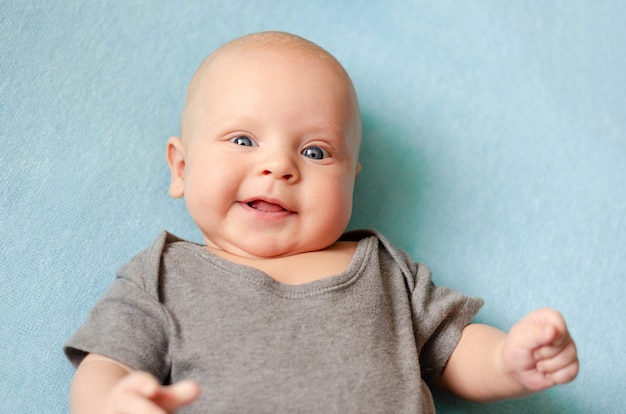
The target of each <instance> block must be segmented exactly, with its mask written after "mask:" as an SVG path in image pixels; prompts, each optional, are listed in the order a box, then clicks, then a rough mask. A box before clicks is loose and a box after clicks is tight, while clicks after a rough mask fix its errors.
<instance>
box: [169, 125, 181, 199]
mask: <svg viewBox="0 0 626 414" xmlns="http://www.w3.org/2000/svg"><path fill="white" fill-rule="evenodd" d="M165 157H166V158H167V164H168V165H169V166H170V172H171V173H172V181H171V182H170V196H172V197H174V198H180V197H182V196H183V195H184V194H185V191H184V190H185V147H184V145H183V142H182V141H181V140H180V138H178V137H172V138H170V139H169V140H168V141H167V150H166V154H165Z"/></svg>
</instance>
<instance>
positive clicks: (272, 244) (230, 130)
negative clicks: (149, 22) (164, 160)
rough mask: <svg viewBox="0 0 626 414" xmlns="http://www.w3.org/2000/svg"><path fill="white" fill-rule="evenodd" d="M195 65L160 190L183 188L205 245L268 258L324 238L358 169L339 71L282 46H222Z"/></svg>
mask: <svg viewBox="0 0 626 414" xmlns="http://www.w3.org/2000/svg"><path fill="white" fill-rule="evenodd" d="M201 70H203V72H202V73H201V74H199V76H197V79H196V81H195V86H193V87H192V88H194V89H193V90H192V89H190V94H189V97H188V103H187V107H186V114H185V118H184V121H183V133H182V139H181V140H179V139H177V138H172V139H171V140H170V141H169V143H168V161H169V163H170V167H171V170H172V185H171V187H170V194H171V195H172V196H175V197H180V196H183V195H184V197H185V202H186V204H187V208H188V210H189V213H190V214H191V216H192V218H193V220H194V221H195V222H196V224H197V225H198V226H199V228H200V229H201V231H202V234H203V236H204V239H205V242H206V244H207V246H208V247H209V248H213V249H219V250H223V251H226V252H228V253H231V254H235V255H238V256H243V257H251V258H268V257H282V256H289V255H294V254H298V253H303V252H309V251H315V250H321V249H324V248H326V247H328V246H330V245H332V244H333V243H334V242H335V241H336V240H337V238H338V237H339V236H340V235H341V234H342V233H343V232H344V231H345V229H346V227H347V225H348V221H349V220H350V215H351V212H352V193H353V189H354V183H355V180H356V176H357V173H358V170H359V168H360V166H359V164H358V148H359V143H360V121H359V116H358V105H357V103H356V97H355V95H354V92H353V89H352V86H351V84H350V83H349V80H348V78H347V76H346V75H345V73H344V72H342V71H341V70H339V69H338V65H337V64H336V62H334V61H330V60H328V59H322V58H320V56H316V55H313V54H311V53H302V52H301V51H300V52H298V51H296V50H291V49H290V50H274V49H271V50H260V51H259V50H246V51H244V52H241V51H234V52H232V51H231V52H228V53H224V54H221V55H219V56H218V57H217V58H215V59H214V60H213V61H212V62H211V63H210V64H209V65H207V67H205V68H204V69H201Z"/></svg>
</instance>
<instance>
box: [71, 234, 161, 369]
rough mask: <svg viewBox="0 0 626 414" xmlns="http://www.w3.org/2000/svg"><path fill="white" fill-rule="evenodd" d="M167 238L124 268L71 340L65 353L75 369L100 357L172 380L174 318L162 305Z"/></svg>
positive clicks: (159, 241)
mask: <svg viewBox="0 0 626 414" xmlns="http://www.w3.org/2000/svg"><path fill="white" fill-rule="evenodd" d="M164 237H165V235H163V240H158V241H157V243H155V245H153V246H152V247H151V248H150V249H147V250H145V251H144V252H142V253H140V254H139V255H137V256H136V257H135V258H133V259H132V260H131V261H130V262H129V263H128V264H127V265H125V266H124V267H122V269H120V271H119V272H118V275H117V277H116V279H115V280H114V282H113V283H112V285H111V286H110V287H109V289H108V290H107V292H106V293H105V294H104V296H103V297H102V298H101V299H100V300H99V301H98V302H97V303H96V305H95V306H94V308H93V309H92V310H91V313H90V314H89V316H88V318H87V320H86V321H85V323H84V324H83V325H82V326H81V327H80V328H79V329H78V330H77V331H76V332H75V333H74V335H73V336H72V337H71V338H70V339H69V340H68V341H67V343H66V344H65V346H64V352H65V354H66V356H67V358H68V359H69V360H70V362H71V363H72V364H73V365H75V366H78V364H80V362H81V361H82V360H83V359H84V357H85V356H87V354H89V353H97V354H101V355H104V356H107V357H109V358H112V359H115V360H117V361H119V362H122V363H124V364H126V365H129V366H131V367H133V368H134V369H137V370H142V371H148V372H151V373H152V374H154V375H155V376H156V377H157V378H159V379H160V380H162V381H164V380H165V379H166V378H167V377H168V375H169V369H170V368H169V358H168V337H169V333H170V330H171V319H170V317H169V316H168V313H167V310H166V309H165V308H164V306H162V304H161V303H160V302H159V298H158V288H157V286H158V283H157V281H158V272H159V261H160V250H162V246H163V244H164V242H165V240H164Z"/></svg>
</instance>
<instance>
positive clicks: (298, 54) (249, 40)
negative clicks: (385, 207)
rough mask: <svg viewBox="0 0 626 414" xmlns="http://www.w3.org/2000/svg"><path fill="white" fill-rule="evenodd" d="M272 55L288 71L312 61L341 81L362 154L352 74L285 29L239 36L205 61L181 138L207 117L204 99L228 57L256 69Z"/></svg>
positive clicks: (194, 80) (185, 113) (354, 140)
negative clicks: (204, 110)
mask: <svg viewBox="0 0 626 414" xmlns="http://www.w3.org/2000/svg"><path fill="white" fill-rule="evenodd" d="M268 57H269V58H270V59H272V60H273V61H274V62H275V65H276V68H277V69H279V68H280V70H285V68H288V67H289V66H291V64H293V68H294V69H293V70H298V68H299V66H298V65H296V64H294V63H296V62H310V65H313V64H314V65H318V66H320V67H323V68H324V70H326V71H327V72H328V75H326V77H327V78H334V79H335V80H336V81H337V82H335V85H336V87H337V88H340V89H343V92H345V94H346V95H347V97H348V105H349V106H350V113H351V115H350V116H351V118H352V121H351V122H352V125H353V131H352V132H353V135H354V136H353V137H352V139H351V141H352V144H353V145H354V146H355V147H356V151H357V153H358V148H359V147H360V141H361V119H360V114H359V105H358V100H357V96H356V92H355V89H354V86H353V84H352V81H351V80H350V77H349V75H348V73H347V72H346V71H345V69H344V68H343V66H342V65H341V64H340V63H339V61H337V59H335V57H333V56H332V55H331V54H330V53H328V52H327V51H326V50H324V49H323V48H321V47H320V46H318V45H317V44H315V43H313V42H311V41H308V40H306V39H304V38H302V37H299V36H296V35H293V34H289V33H284V32H262V33H254V34H250V35H246V36H243V37H240V38H237V39H235V40H233V41H230V42H228V43H226V44H224V45H223V46H221V47H219V48H218V49H216V50H215V51H214V52H213V53H211V55H209V57H207V59H205V61H204V62H202V64H201V65H200V67H199V68H198V70H197V71H196V73H195V74H194V76H193V78H192V80H191V83H190V85H189V89H188V92H187V99H186V102H185V108H184V111H183V117H182V121H181V138H182V139H183V140H185V139H186V138H187V136H189V135H190V131H191V130H192V129H193V128H194V126H195V125H197V124H198V122H197V121H198V117H202V116H203V110H202V108H201V102H202V101H203V100H204V98H205V97H206V96H207V94H211V93H212V82H213V83H214V82H215V81H216V76H215V74H216V72H217V71H218V70H220V69H223V68H219V67H220V66H223V65H220V63H223V61H226V60H228V61H229V62H230V64H237V65H246V66H249V67H250V68H251V70H254V68H255V64H256V62H258V59H267V58H268ZM235 62H236V63H235ZM303 76H305V75H304V74H303ZM294 93H297V91H294Z"/></svg>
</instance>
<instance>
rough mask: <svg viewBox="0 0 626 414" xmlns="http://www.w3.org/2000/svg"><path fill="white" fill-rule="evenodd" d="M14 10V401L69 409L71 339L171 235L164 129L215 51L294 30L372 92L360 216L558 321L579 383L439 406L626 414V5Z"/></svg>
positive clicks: (96, 5)
mask: <svg viewBox="0 0 626 414" xmlns="http://www.w3.org/2000/svg"><path fill="white" fill-rule="evenodd" d="M298 3H301V4H296V2H288V1H275V0H274V1H270V0H259V1H255V2H249V1H240V0H233V1H228V2H217V1H200V0H192V1H180V2H171V1H165V0H156V1H145V0H144V1H132V2H127V1H124V2H123V1H114V0H113V1H106V2H83V1H77V0H63V1H61V0H50V1H46V2H21V1H14V0H0V143H1V144H2V145H1V147H0V228H1V229H2V237H0V284H1V286H2V288H1V290H0V292H1V293H0V315H1V316H0V332H1V335H2V337H1V339H2V341H1V343H2V345H1V346H0V372H1V373H2V374H1V375H0V412H1V413H40V412H46V413H67V412H68V403H67V393H68V388H69V384H70V381H71V378H72V374H73V368H72V367H71V366H70V364H69V363H68V362H67V361H66V360H65V359H64V356H63V354H62V351H61V346H62V344H63V342H64V341H65V340H66V338H67V337H68V336H69V335H70V334H71V333H72V332H73V331H74V329H76V327H77V326H78V325H79V324H80V323H81V322H82V321H83V320H84V318H85V317H86V315H87V313H88V312H89V310H90V308H91V306H92V305H93V304H94V302H95V301H96V300H97V298H98V297H99V296H100V295H101V294H102V292H103V291H104V290H105V289H106V287H107V286H108V284H109V283H110V281H111V280H112V278H113V275H114V273H115V270H116V269H117V268H118V267H119V266H120V265H121V264H122V263H124V262H125V261H127V260H128V259H129V258H130V257H131V256H133V255H134V254H135V253H137V252H138V251H139V250H141V249H142V248H144V247H145V246H147V245H148V244H149V243H150V241H151V240H153V239H154V238H155V236H156V235H157V234H158V232H159V231H160V230H161V229H168V230H170V231H172V232H174V233H175V234H177V235H179V236H181V237H185V238H189V239H192V240H200V235H199V233H198V232H197V230H196V229H195V227H194V225H193V223H192V222H191V221H190V219H189V218H188V216H187V214H186V211H185V207H184V203H183V202H182V201H181V200H172V199H170V198H169V197H168V194H167V186H168V180H169V175H168V174H169V173H168V170H167V166H166V164H165V161H164V149H165V142H166V140H167V138H168V137H169V136H171V135H176V134H178V128H179V127H178V122H179V117H180V113H181V109H182V103H183V100H184V96H185V89H186V86H187V83H188V81H189V79H190V76H191V75H192V73H193V72H194V71H195V69H196V67H197V65H198V64H199V63H200V62H201V61H202V60H203V59H204V57H205V56H206V55H207V54H208V53H209V52H210V51H211V50H212V49H213V48H215V47H216V46H218V45H220V44H222V43H223V42H225V41H227V40H230V39H232V38H234V37H237V36H240V35H242V34H245V33H250V32H255V31H261V30H269V29H272V30H283V31H290V32H293V33H296V34H299V35H302V36H304V37H307V38H309V39H311V40H313V41H315V42H317V43H318V44H320V45H321V46H323V47H325V48H326V49H328V50H329V51H330V52H331V53H333V54H334V55H335V56H336V57H337V58H338V59H339V60H340V61H341V62H342V63H343V64H344V65H345V67H346V68H347V70H348V71H349V72H350V74H351V76H352V78H353V80H354V83H355V85H356V88H357V90H358V93H359V97H360V101H361V105H362V108H361V109H362V112H363V120H364V140H365V141H364V145H363V149H362V154H361V160H362V164H363V171H362V174H361V175H360V176H359V178H358V183H357V189H356V196H355V213H354V218H353V221H352V223H351V227H352V228H355V227H375V228H377V229H379V230H380V231H382V232H383V233H384V234H385V235H386V236H387V237H388V238H389V239H391V240H392V241H393V242H394V243H395V244H396V245H398V246H399V247H401V248H403V249H404V250H406V251H408V252H409V253H411V254H412V255H413V257H414V258H415V259H416V260H419V261H421V262H424V263H427V264H428V265H429V266H430V267H431V269H432V270H433V273H434V277H435V281H436V282H437V283H438V284H443V285H448V286H451V287H453V288H456V289H459V290H462V291H464V292H466V293H468V294H471V295H476V296H481V297H483V298H485V300H486V305H485V307H484V308H483V310H482V311H481V313H480V314H479V316H478V320H479V321H481V322H486V323H489V324H492V325H495V326H497V327H499V328H502V329H507V328H508V327H509V326H510V325H511V324H512V323H513V322H515V321H516V320H517V319H519V318H520V317H522V316H523V315H524V314H525V313H527V312H528V311H530V310H532V309H535V308H538V307H542V306H552V307H555V308H557V309H559V310H561V311H562V313H563V314H564V315H565V317H566V319H567V320H568V322H569V326H570V329H571V332H572V335H573V336H574V338H575V339H576V340H577V343H578V347H579V352H580V360H581V372H580V375H579V377H578V378H577V379H576V381H574V382H573V383H571V384H569V385H567V386H563V387H557V388H554V389H552V390H549V391H547V392H543V393H540V394H536V395H534V396H531V397H527V398H523V399H519V400H515V401H506V402H500V403H494V404H486V405H479V404H472V403H468V402H464V401H460V400H457V399H455V398H452V397H450V396H448V395H445V394H441V393H436V403H437V407H438V412H441V413H487V414H489V413H507V414H515V413H586V414H587V413H602V414H604V413H623V412H626V402H624V398H623V394H624V383H625V382H626V381H625V380H626V357H624V351H623V348H624V346H625V345H626V329H625V327H624V326H625V322H626V321H625V317H624V311H623V307H624V296H625V294H626V277H625V276H626V161H625V160H626V116H625V113H624V110H625V108H626V54H625V53H624V42H625V41H626V25H624V21H625V19H626V3H624V2H621V1H619V0H606V1H601V2H598V1H591V0H589V1H584V0H581V1H575V2H574V1H565V0H556V1H551V2H525V1H517V0H515V1H510V2H500V1H489V0H484V1H482V0H481V1H473V2H457V1H401V0H389V1H386V2H374V1H372V2H365V1H363V2H341V1H336V0H334V1H326V0H324V1H316V0H312V1H307V2H298Z"/></svg>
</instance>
